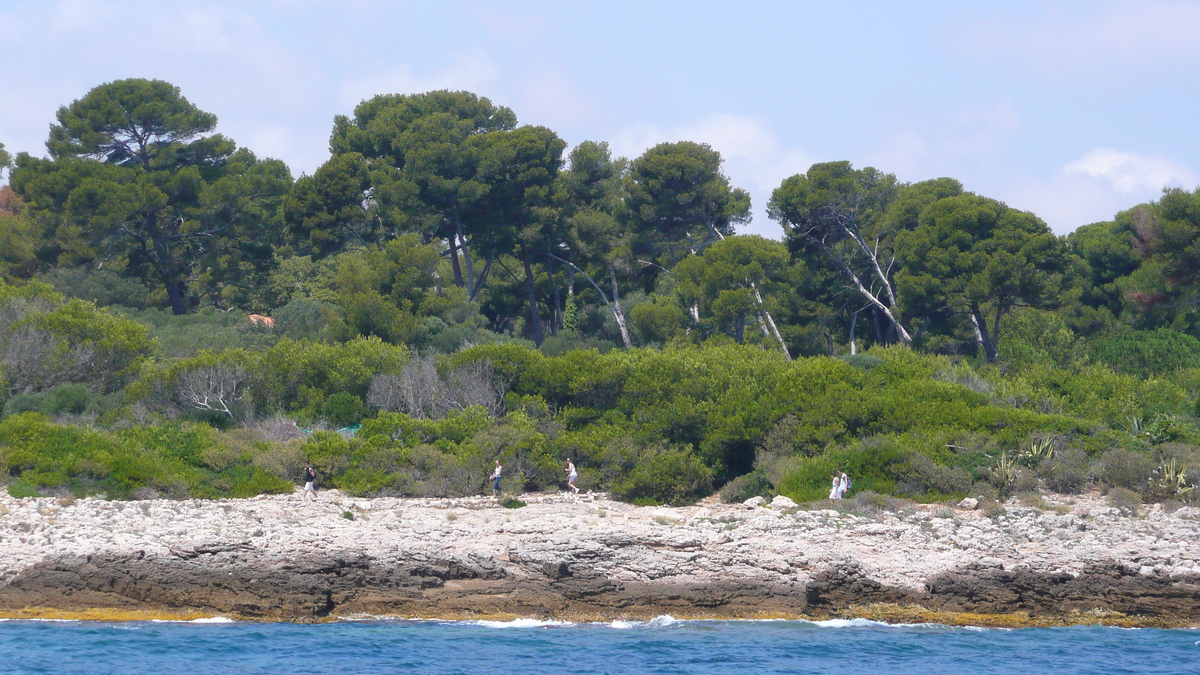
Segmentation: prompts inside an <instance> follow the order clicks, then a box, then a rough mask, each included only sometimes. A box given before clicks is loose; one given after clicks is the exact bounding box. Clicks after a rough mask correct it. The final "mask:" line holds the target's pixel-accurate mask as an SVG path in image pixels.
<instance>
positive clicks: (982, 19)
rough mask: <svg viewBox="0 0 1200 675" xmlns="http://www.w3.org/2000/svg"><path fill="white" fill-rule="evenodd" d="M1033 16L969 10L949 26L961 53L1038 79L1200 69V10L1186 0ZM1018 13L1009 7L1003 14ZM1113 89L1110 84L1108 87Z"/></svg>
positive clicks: (1068, 8) (1049, 6)
mask: <svg viewBox="0 0 1200 675" xmlns="http://www.w3.org/2000/svg"><path fill="white" fill-rule="evenodd" d="M1035 7H1036V8H1037V10H1036V13H1034V14H1033V15H1032V16H1021V17H1015V18H1009V17H999V16H990V17H989V16H980V14H979V13H976V12H969V13H965V14H964V15H963V19H962V21H961V22H960V23H958V24H956V25H952V26H950V27H949V33H948V41H949V42H950V43H951V44H952V45H953V46H954V47H955V48H956V51H959V52H961V53H964V54H967V55H969V56H972V57H975V58H977V59H979V60H981V61H983V62H985V63H987V64H988V65H991V66H995V67H998V68H1001V69H1009V68H1011V67H1013V66H1015V67H1017V68H1018V69H1019V70H1020V71H1022V72H1023V73H1024V74H1026V75H1031V76H1034V77H1037V78H1047V77H1049V78H1064V77H1069V78H1086V79H1089V80H1098V81H1101V82H1105V81H1106V80H1107V79H1108V78H1111V77H1113V76H1117V75H1121V76H1136V77H1138V78H1144V77H1145V76H1146V75H1153V74H1159V75H1161V74H1163V73H1165V72H1169V71H1172V70H1176V69H1179V68H1186V69H1194V68H1196V67H1197V66H1198V65H1200V40H1197V39H1196V36H1197V35H1200V4H1198V3H1196V2H1190V1H1182V0H1140V1H1139V2H1120V1H1114V0H1108V1H1106V2H1086V3H1077V4H1074V5H1067V4H1064V3H1041V4H1037V5H1035ZM1004 11H1005V12H1006V13H1008V14H1010V15H1011V14H1012V13H1014V12H1013V10H1012V8H1011V7H1007V6H1006V9H1005V10H1004ZM1110 84H1111V83H1110Z"/></svg>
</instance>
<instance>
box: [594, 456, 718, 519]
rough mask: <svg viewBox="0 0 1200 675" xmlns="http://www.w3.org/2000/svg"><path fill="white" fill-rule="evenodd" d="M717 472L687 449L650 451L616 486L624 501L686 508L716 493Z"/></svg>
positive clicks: (613, 490) (614, 491)
mask: <svg viewBox="0 0 1200 675" xmlns="http://www.w3.org/2000/svg"><path fill="white" fill-rule="evenodd" d="M712 480H713V470H712V469H710V468H709V467H707V466H704V464H703V462H701V461H700V459H699V458H697V457H696V456H695V455H694V454H692V453H691V452H690V451H688V450H686V449H683V448H673V449H647V450H646V451H645V452H643V454H642V456H641V457H640V458H639V461H638V463H637V465H636V466H635V467H634V468H633V469H632V470H631V471H630V472H629V473H628V474H627V475H625V476H622V477H621V478H619V479H617V481H616V482H614V483H613V486H612V492H613V495H614V496H615V497H617V498H618V499H621V500H623V501H630V502H634V503H638V501H637V500H642V503H649V502H654V503H660V504H669V505H671V506H683V505H685V504H692V503H695V502H696V500H698V499H700V498H701V497H704V496H706V495H708V494H709V493H711V492H712Z"/></svg>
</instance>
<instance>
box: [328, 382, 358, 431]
mask: <svg viewBox="0 0 1200 675" xmlns="http://www.w3.org/2000/svg"><path fill="white" fill-rule="evenodd" d="M321 416H322V417H324V418H325V419H326V420H328V421H329V423H330V424H332V425H333V426H335V427H338V428H341V427H348V426H350V425H351V424H357V423H358V422H360V421H361V420H362V418H363V404H362V399H360V398H359V397H357V396H355V395H354V394H350V393H347V392H344V391H340V392H338V393H336V394H334V395H333V396H330V397H329V398H327V399H325V403H324V404H322V405H321Z"/></svg>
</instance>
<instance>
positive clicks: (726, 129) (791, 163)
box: [612, 114, 816, 237]
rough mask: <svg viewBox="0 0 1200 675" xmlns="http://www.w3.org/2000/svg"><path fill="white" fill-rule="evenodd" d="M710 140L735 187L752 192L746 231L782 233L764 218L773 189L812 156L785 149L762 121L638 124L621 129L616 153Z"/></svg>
mask: <svg viewBox="0 0 1200 675" xmlns="http://www.w3.org/2000/svg"><path fill="white" fill-rule="evenodd" d="M673 141H696V142H699V143H707V144H709V145H711V146H712V147H713V148H714V149H715V150H717V151H718V152H720V153H721V156H722V157H723V158H724V159H725V167H724V170H725V174H726V175H728V176H729V179H730V182H731V183H732V184H733V185H734V187H741V188H745V189H747V190H749V191H750V196H751V200H752V202H753V217H754V219H753V221H752V222H751V223H750V224H749V225H748V226H747V227H745V228H743V229H744V232H745V233H749V234H761V235H764V236H768V237H779V236H780V230H779V226H778V225H777V224H776V223H774V222H773V221H771V220H769V219H768V218H767V216H766V205H767V200H768V199H770V197H771V191H772V190H774V189H775V188H777V187H779V184H780V183H781V182H783V179H784V178H787V177H788V176H791V175H793V174H797V173H802V172H804V171H807V170H808V167H809V166H811V165H812V164H813V162H814V161H816V160H814V159H813V158H812V156H811V155H809V154H808V153H807V152H806V151H805V150H804V149H803V148H798V147H785V146H784V145H783V143H782V142H781V141H780V140H779V137H778V136H777V135H776V134H775V133H774V132H773V131H772V130H771V129H769V128H767V127H766V126H764V125H763V124H762V123H761V122H759V121H758V120H756V119H754V118H752V117H748V116H745V115H733V114H717V115H711V116H708V117H704V118H701V119H698V120H696V121H694V122H692V123H689V124H685V125H682V126H678V127H673V128H663V127H659V126H656V125H653V124H645V123H643V124H638V125H635V126H632V127H629V128H627V129H625V130H624V131H622V132H620V133H618V134H617V135H616V136H615V138H614V140H613V142H612V148H613V152H614V154H617V155H621V156H625V157H629V158H634V157H637V156H638V155H640V154H642V153H643V152H645V151H646V150H647V149H649V148H651V147H653V146H655V145H657V144H659V143H665V142H673Z"/></svg>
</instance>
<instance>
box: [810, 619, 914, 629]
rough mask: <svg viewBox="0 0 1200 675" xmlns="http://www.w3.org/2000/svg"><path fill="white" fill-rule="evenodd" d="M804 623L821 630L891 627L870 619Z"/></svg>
mask: <svg viewBox="0 0 1200 675" xmlns="http://www.w3.org/2000/svg"><path fill="white" fill-rule="evenodd" d="M804 623H807V624H812V625H814V626H820V627H821V628H862V627H865V626H891V625H893V624H888V623H884V622H882V621H872V620H870V619H825V620H824V621H804ZM914 625H915V624H914Z"/></svg>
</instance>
